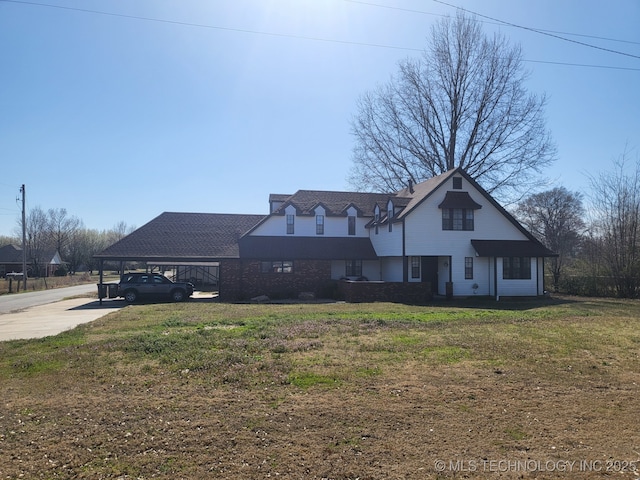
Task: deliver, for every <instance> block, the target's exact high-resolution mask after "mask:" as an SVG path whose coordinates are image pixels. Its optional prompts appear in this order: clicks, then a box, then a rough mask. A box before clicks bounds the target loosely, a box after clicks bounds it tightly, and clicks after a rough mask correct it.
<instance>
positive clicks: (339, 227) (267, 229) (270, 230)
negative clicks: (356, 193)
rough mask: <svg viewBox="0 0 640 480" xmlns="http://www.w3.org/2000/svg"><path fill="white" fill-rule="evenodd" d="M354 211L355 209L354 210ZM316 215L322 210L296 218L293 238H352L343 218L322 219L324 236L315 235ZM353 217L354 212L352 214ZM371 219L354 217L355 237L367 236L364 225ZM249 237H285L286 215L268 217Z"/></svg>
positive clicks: (347, 224)
mask: <svg viewBox="0 0 640 480" xmlns="http://www.w3.org/2000/svg"><path fill="white" fill-rule="evenodd" d="M354 210H355V209H354ZM285 211H286V213H287V214H295V213H296V211H295V208H294V207H292V206H289V207H287V208H286V210H285ZM316 214H317V215H323V214H324V209H322V208H318V209H316V213H315V214H314V215H304V216H296V218H295V230H294V232H295V233H294V234H293V235H294V236H297V237H315V236H318V237H321V236H324V237H354V235H349V219H348V218H347V217H346V216H344V217H342V216H341V217H330V216H325V217H324V235H317V234H316ZM353 214H354V216H355V212H353ZM370 220H371V218H370V217H369V218H367V217H365V218H363V217H356V234H355V236H356V237H366V236H368V235H369V232H368V230H367V229H366V228H365V225H366V224H367V223H368V222H369V221H370ZM251 235H256V236H260V235H264V236H286V235H287V218H286V215H273V216H271V217H269V218H268V219H267V220H266V221H265V222H264V223H262V225H260V226H259V227H257V228H256V229H255V230H254V231H253V232H252V233H251Z"/></svg>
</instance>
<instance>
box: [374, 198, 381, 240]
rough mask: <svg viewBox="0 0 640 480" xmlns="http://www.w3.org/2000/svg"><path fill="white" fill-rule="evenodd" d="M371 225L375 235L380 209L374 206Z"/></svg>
mask: <svg viewBox="0 0 640 480" xmlns="http://www.w3.org/2000/svg"><path fill="white" fill-rule="evenodd" d="M373 223H374V224H375V226H376V235H377V234H378V225H379V223H380V207H379V206H378V205H376V207H375V208H374V209H373Z"/></svg>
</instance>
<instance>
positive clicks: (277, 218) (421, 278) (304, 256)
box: [239, 169, 553, 297]
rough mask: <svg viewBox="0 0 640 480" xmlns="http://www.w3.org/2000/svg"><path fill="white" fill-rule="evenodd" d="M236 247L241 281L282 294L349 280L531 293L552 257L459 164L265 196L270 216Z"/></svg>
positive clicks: (451, 292)
mask: <svg viewBox="0 0 640 480" xmlns="http://www.w3.org/2000/svg"><path fill="white" fill-rule="evenodd" d="M239 244H240V258H241V259H244V260H245V261H249V260H253V261H254V262H255V263H254V270H255V271H254V272H253V274H252V276H253V278H254V279H252V280H249V283H252V284H253V283H259V284H261V285H265V286H266V285H271V286H272V287H274V288H275V289H276V290H277V287H278V286H279V287H281V288H282V289H284V290H286V289H287V288H288V289H290V292H284V291H283V292H282V293H283V294H285V293H294V291H304V290H310V291H313V290H317V285H320V284H322V283H323V282H325V283H326V281H327V280H334V281H335V280H351V281H369V282H385V283H395V284H398V285H401V284H404V285H405V286H406V287H407V288H409V287H410V285H411V284H416V283H423V284H425V286H424V287H425V288H427V287H426V286H428V291H429V292H430V293H431V294H434V295H446V296H467V295H491V296H495V297H499V296H535V295H540V294H542V293H543V291H544V281H543V280H544V271H543V268H544V267H543V266H544V262H543V260H544V257H545V256H552V255H553V252H550V251H549V250H548V249H547V248H545V247H544V246H543V245H542V244H541V243H540V242H538V241H537V240H536V239H535V238H534V237H533V236H532V235H531V234H530V233H529V232H527V231H526V230H525V229H524V227H522V225H520V223H518V222H517V221H516V220H515V219H514V218H513V216H511V215H510V214H509V213H508V212H507V211H506V210H505V209H504V208H502V207H501V206H500V205H499V204H498V203H497V202H496V201H495V200H494V199H493V198H492V197H491V196H490V195H489V194H488V193H487V192H486V191H485V190H484V189H483V188H482V187H480V186H479V185H478V184H477V182H475V181H474V180H473V179H472V178H471V177H469V176H468V175H467V174H466V173H465V172H464V170H462V169H455V170H451V171H449V172H447V173H445V174H443V175H440V176H437V177H434V178H431V179H429V180H427V181H425V182H422V183H418V184H415V185H412V184H410V185H408V186H407V188H405V189H403V190H401V191H399V192H394V193H390V194H378V193H354V192H328V191H310V190H300V191H298V192H296V193H295V194H293V195H271V197H270V214H269V215H268V216H266V217H265V218H264V219H263V220H262V221H261V222H259V223H258V224H257V225H256V226H255V227H254V228H252V229H251V230H250V231H249V232H247V233H246V234H245V235H244V236H243V237H242V238H241V239H240V241H239ZM258 262H259V265H258ZM258 267H259V272H258V271H257V270H258ZM400 288H402V287H400ZM271 289H272V288H271V287H269V288H266V289H265V292H266V291H268V290H271ZM251 290H252V291H253V289H251ZM256 291H257V290H256Z"/></svg>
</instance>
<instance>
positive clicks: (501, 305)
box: [429, 296, 581, 311]
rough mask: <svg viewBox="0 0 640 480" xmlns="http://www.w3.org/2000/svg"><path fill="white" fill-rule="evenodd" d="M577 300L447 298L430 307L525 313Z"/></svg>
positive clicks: (557, 298)
mask: <svg viewBox="0 0 640 480" xmlns="http://www.w3.org/2000/svg"><path fill="white" fill-rule="evenodd" d="M580 302H581V300H580V299H577V298H569V297H562V296H558V297H556V296H553V297H552V296H541V297H533V298H532V297H502V298H501V299H500V300H496V299H495V298H493V297H485V296H482V297H467V298H455V299H451V300H447V299H445V298H441V299H440V298H437V299H434V300H432V301H431V302H429V306H433V307H442V306H447V307H456V308H485V309H491V310H514V311H524V310H532V309H535V308H541V307H550V306H557V305H569V304H576V303H580Z"/></svg>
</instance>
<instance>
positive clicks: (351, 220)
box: [347, 215, 356, 235]
mask: <svg viewBox="0 0 640 480" xmlns="http://www.w3.org/2000/svg"><path fill="white" fill-rule="evenodd" d="M347 230H348V234H349V235H355V234H356V216H355V215H349V216H348V217H347Z"/></svg>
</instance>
